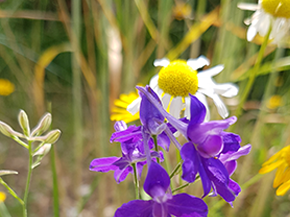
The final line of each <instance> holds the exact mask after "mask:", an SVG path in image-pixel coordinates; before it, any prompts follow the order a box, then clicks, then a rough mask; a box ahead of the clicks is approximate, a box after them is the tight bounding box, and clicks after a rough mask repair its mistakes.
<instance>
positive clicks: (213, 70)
mask: <svg viewBox="0 0 290 217" xmlns="http://www.w3.org/2000/svg"><path fill="white" fill-rule="evenodd" d="M224 68H225V67H224V65H217V66H214V67H212V68H210V69H207V70H204V71H202V72H199V73H198V74H197V75H205V74H206V75H207V76H210V77H213V76H215V75H217V74H219V73H220V72H221V71H222V70H224Z"/></svg>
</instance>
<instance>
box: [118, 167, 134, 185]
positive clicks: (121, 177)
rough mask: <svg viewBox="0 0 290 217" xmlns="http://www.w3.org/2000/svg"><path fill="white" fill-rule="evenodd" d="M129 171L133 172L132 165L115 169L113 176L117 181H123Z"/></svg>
mask: <svg viewBox="0 0 290 217" xmlns="http://www.w3.org/2000/svg"><path fill="white" fill-rule="evenodd" d="M129 173H133V168H132V166H128V167H125V168H124V169H121V170H120V169H117V170H116V171H115V173H114V178H115V180H116V182H117V183H120V182H123V181H124V180H125V179H126V177H127V175H128V174H129Z"/></svg>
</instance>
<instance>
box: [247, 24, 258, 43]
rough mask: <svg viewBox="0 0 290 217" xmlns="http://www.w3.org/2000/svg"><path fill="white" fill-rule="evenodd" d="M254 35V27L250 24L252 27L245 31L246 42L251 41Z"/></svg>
mask: <svg viewBox="0 0 290 217" xmlns="http://www.w3.org/2000/svg"><path fill="white" fill-rule="evenodd" d="M256 35H257V29H256V26H254V25H253V24H252V25H250V27H249V28H248V31H247V40H248V41H252V40H253V39H254V37H255V36H256Z"/></svg>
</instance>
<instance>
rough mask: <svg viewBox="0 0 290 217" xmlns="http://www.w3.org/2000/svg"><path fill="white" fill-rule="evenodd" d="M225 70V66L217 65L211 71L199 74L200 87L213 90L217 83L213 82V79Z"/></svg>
mask: <svg viewBox="0 0 290 217" xmlns="http://www.w3.org/2000/svg"><path fill="white" fill-rule="evenodd" d="M223 69H224V66H223V65H217V66H215V67H213V68H211V69H208V70H205V71H202V72H199V73H197V78H198V87H200V88H205V89H207V88H208V87H210V88H213V87H214V86H215V85H216V83H215V82H214V81H213V80H212V77H213V76H215V75H217V74H219V73H220V72H221V71H222V70H223Z"/></svg>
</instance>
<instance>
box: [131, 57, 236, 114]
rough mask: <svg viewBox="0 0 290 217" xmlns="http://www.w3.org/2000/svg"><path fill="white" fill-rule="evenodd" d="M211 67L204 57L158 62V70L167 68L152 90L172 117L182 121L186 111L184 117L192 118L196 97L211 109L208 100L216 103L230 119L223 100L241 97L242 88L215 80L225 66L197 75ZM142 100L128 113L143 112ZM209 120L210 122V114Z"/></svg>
mask: <svg viewBox="0 0 290 217" xmlns="http://www.w3.org/2000/svg"><path fill="white" fill-rule="evenodd" d="M205 65H209V60H208V59H207V58H205V57H204V56H200V57H199V58H197V59H189V60H187V61H184V60H175V61H173V62H170V61H169V60H168V59H166V58H163V59H160V60H155V61H154V66H163V67H162V69H161V70H160V72H159V73H158V74H157V75H155V76H153V77H152V78H151V80H150V84H149V86H150V87H151V88H152V89H153V90H154V91H155V92H156V93H157V94H158V95H159V97H160V98H161V101H162V104H163V107H164V108H166V109H168V108H169V113H170V114H171V115H173V116H174V117H176V118H179V117H180V112H181V111H182V110H184V109H185V110H184V116H185V117H187V118H190V97H189V94H193V95H195V96H196V97H197V98H198V99H199V100H200V101H201V102H202V103H203V104H204V105H205V107H206V109H207V111H208V105H207V101H206V98H205V96H208V97H210V98H212V99H213V102H214V104H215V105H216V107H217V109H218V112H219V114H220V115H221V116H222V117H223V118H226V117H227V116H228V115H229V113H228V110H227V108H226V106H225V104H224V103H223V101H222V100H221V98H220V97H219V95H221V96H224V97H233V96H236V95H237V94H238V87H237V86H236V85H234V84H231V83H224V84H217V83H215V82H214V81H213V79H212V77H213V76H215V75H217V74H219V73H220V72H221V71H222V70H223V69H224V67H223V65H217V66H215V67H213V68H210V69H208V70H204V71H201V72H199V73H197V69H199V68H202V67H204V66H205ZM140 102H141V98H140V97H139V98H137V99H136V100H135V101H133V102H132V103H131V104H130V105H129V106H128V107H127V110H128V111H129V112H130V113H132V114H135V113H136V112H138V111H139V108H140ZM206 120H209V112H207V117H206Z"/></svg>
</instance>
